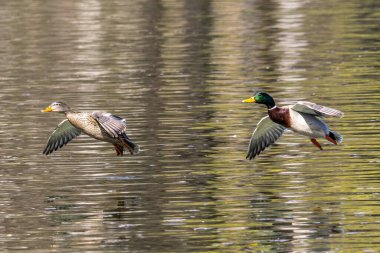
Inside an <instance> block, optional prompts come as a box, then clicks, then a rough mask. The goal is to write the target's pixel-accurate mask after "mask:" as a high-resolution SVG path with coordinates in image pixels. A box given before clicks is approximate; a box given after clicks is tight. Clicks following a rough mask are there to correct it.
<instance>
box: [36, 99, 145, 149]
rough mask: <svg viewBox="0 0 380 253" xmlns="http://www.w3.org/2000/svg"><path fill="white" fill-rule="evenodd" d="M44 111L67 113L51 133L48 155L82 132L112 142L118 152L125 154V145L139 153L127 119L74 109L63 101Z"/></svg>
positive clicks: (47, 147)
mask: <svg viewBox="0 0 380 253" xmlns="http://www.w3.org/2000/svg"><path fill="white" fill-rule="evenodd" d="M42 112H60V113H64V114H65V115H66V118H67V119H65V120H63V121H62V122H61V123H59V125H58V126H57V128H56V129H55V130H54V132H53V133H52V134H51V135H50V137H49V140H48V143H47V145H46V148H45V150H44V152H43V153H44V154H45V155H48V154H50V153H52V152H53V151H54V150H57V149H58V148H61V147H62V146H63V145H65V144H67V143H68V142H69V141H71V140H72V139H74V138H75V137H77V136H78V135H80V134H81V133H82V132H83V133H85V134H87V135H89V136H91V137H93V138H95V139H98V140H101V141H105V142H110V143H112V144H113V146H114V147H115V150H116V154H117V155H118V156H119V155H120V156H122V155H123V151H124V147H125V148H127V149H128V151H129V152H130V153H131V155H133V154H136V153H138V151H139V146H138V145H137V144H135V143H133V142H132V141H131V140H130V139H129V138H128V136H127V134H126V132H125V130H126V122H125V119H123V118H120V117H118V116H116V115H112V114H110V113H106V112H99V111H95V112H92V113H87V112H76V111H73V110H72V109H71V108H70V107H69V106H68V105H67V104H65V103H63V102H53V103H52V104H51V105H49V106H48V107H46V108H45V109H44V110H42Z"/></svg>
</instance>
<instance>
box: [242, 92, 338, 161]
mask: <svg viewBox="0 0 380 253" xmlns="http://www.w3.org/2000/svg"><path fill="white" fill-rule="evenodd" d="M242 102H243V103H258V104H263V105H265V106H266V107H267V109H268V115H267V116H265V117H263V118H262V119H261V120H260V121H259V123H258V124H257V126H256V129H255V130H254V131H253V133H252V137H251V140H250V142H249V145H248V152H247V156H246V158H247V159H250V160H251V159H253V158H255V156H257V155H259V154H260V153H261V152H262V151H264V150H265V148H267V147H269V146H270V145H272V144H274V143H275V142H276V141H277V139H278V138H280V137H281V135H282V134H283V132H284V131H285V130H286V129H289V130H292V131H293V132H295V133H298V134H301V135H304V136H306V137H308V138H310V140H311V142H312V143H313V144H314V145H315V146H316V147H317V148H319V149H320V150H323V148H322V145H321V144H320V143H319V142H318V141H317V138H324V139H326V140H327V141H329V142H331V143H333V144H335V145H337V143H341V142H342V141H343V136H342V135H340V134H339V133H337V132H334V131H332V130H330V128H329V126H328V125H327V124H326V123H325V122H324V120H323V118H325V117H329V116H331V117H338V118H342V117H343V116H344V113H343V112H341V111H339V110H337V109H333V108H329V107H326V106H323V105H318V104H315V103H312V102H309V101H298V102H297V103H296V104H293V105H288V106H282V107H277V106H276V103H275V101H274V99H273V98H272V97H271V96H270V95H269V94H268V93H265V92H258V93H256V94H254V95H253V96H252V97H250V98H248V99H245V100H243V101H242Z"/></svg>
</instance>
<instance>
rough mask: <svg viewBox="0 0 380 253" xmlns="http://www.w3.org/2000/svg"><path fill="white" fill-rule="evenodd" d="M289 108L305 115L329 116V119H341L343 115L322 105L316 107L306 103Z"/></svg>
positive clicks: (299, 103) (302, 102)
mask: <svg viewBox="0 0 380 253" xmlns="http://www.w3.org/2000/svg"><path fill="white" fill-rule="evenodd" d="M290 108H292V109H293V110H295V111H297V112H302V113H307V114H311V115H315V116H321V117H327V116H331V117H339V118H342V117H343V115H344V113H343V112H341V111H339V110H337V109H333V108H330V107H326V106H323V105H317V104H314V103H312V102H308V101H300V102H297V104H295V105H293V106H291V107H290Z"/></svg>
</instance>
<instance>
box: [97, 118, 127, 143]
mask: <svg viewBox="0 0 380 253" xmlns="http://www.w3.org/2000/svg"><path fill="white" fill-rule="evenodd" d="M91 115H92V117H93V118H94V119H96V120H97V121H98V122H99V124H100V126H101V127H103V129H104V130H105V131H106V132H107V133H108V134H109V135H110V136H112V137H113V138H117V137H119V135H121V134H123V133H125V130H126V124H125V119H123V118H120V117H119V116H116V115H113V114H111V113H106V112H93V113H92V114H91Z"/></svg>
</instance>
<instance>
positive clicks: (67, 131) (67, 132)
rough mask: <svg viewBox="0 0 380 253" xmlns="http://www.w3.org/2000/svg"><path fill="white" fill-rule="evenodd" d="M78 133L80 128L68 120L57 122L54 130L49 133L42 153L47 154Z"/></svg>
mask: <svg viewBox="0 0 380 253" xmlns="http://www.w3.org/2000/svg"><path fill="white" fill-rule="evenodd" d="M80 134H81V130H80V129H78V128H76V127H74V126H73V125H71V123H70V121H69V120H67V119H65V120H64V121H62V122H61V123H59V125H58V126H57V127H56V128H55V130H54V132H53V133H52V134H51V135H50V137H49V140H48V142H47V145H46V148H45V150H44V152H43V154H45V155H48V154H50V153H52V152H53V151H55V150H57V149H58V148H61V147H62V146H63V145H66V144H67V143H68V142H69V141H71V140H72V139H74V138H75V137H77V136H78V135H80Z"/></svg>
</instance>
